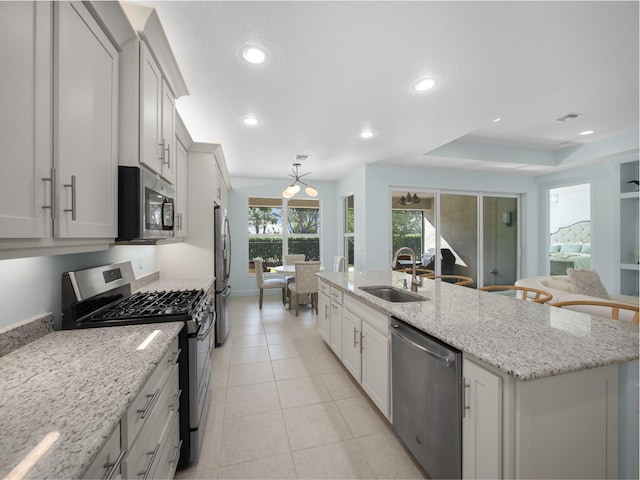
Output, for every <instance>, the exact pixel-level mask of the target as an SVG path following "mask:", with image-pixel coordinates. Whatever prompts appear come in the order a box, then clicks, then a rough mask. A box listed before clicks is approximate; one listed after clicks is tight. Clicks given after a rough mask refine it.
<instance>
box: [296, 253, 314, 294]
mask: <svg viewBox="0 0 640 480" xmlns="http://www.w3.org/2000/svg"><path fill="white" fill-rule="evenodd" d="M295 265H296V280H295V283H296V287H295V290H296V294H298V295H299V294H301V293H316V292H317V291H318V277H317V276H316V275H315V274H316V273H317V272H319V271H320V262H319V261H315V262H296V264H295Z"/></svg>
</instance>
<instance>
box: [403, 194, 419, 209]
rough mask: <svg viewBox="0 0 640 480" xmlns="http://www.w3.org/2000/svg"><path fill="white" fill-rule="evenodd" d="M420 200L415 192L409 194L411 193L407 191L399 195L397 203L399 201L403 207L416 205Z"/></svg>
mask: <svg viewBox="0 0 640 480" xmlns="http://www.w3.org/2000/svg"><path fill="white" fill-rule="evenodd" d="M421 202H422V200H421V199H420V198H418V194H417V193H414V194H413V195H411V193H409V192H407V195H406V196H405V195H402V196H401V197H400V201H399V202H398V203H400V205H402V206H403V207H404V206H405V205H416V204H418V203H421Z"/></svg>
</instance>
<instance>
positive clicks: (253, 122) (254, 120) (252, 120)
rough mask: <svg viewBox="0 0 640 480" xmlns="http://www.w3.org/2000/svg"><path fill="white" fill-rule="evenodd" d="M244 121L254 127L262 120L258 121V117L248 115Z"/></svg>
mask: <svg viewBox="0 0 640 480" xmlns="http://www.w3.org/2000/svg"><path fill="white" fill-rule="evenodd" d="M242 123H244V124H245V125H249V126H250V127H253V126H255V125H258V123H260V122H259V121H258V119H257V118H254V117H247V118H245V119H244V120H242Z"/></svg>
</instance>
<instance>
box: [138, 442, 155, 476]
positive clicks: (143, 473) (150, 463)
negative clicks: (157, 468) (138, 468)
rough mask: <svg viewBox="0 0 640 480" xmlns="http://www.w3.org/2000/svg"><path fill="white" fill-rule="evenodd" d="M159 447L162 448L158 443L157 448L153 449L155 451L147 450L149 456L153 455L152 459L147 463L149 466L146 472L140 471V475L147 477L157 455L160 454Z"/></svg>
mask: <svg viewBox="0 0 640 480" xmlns="http://www.w3.org/2000/svg"><path fill="white" fill-rule="evenodd" d="M159 448H160V444H159V443H157V444H156V448H155V449H154V450H153V452H147V456H149V455H151V459H150V460H149V464H148V465H147V468H145V470H144V472H140V473H139V474H138V477H142V478H147V477H148V476H149V473H150V470H151V466H152V465H153V462H154V461H155V459H156V455H157V454H158V449H159Z"/></svg>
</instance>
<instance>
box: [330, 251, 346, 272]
mask: <svg viewBox="0 0 640 480" xmlns="http://www.w3.org/2000/svg"><path fill="white" fill-rule="evenodd" d="M333 271H334V272H344V257H343V256H342V255H336V256H335V257H333Z"/></svg>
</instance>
